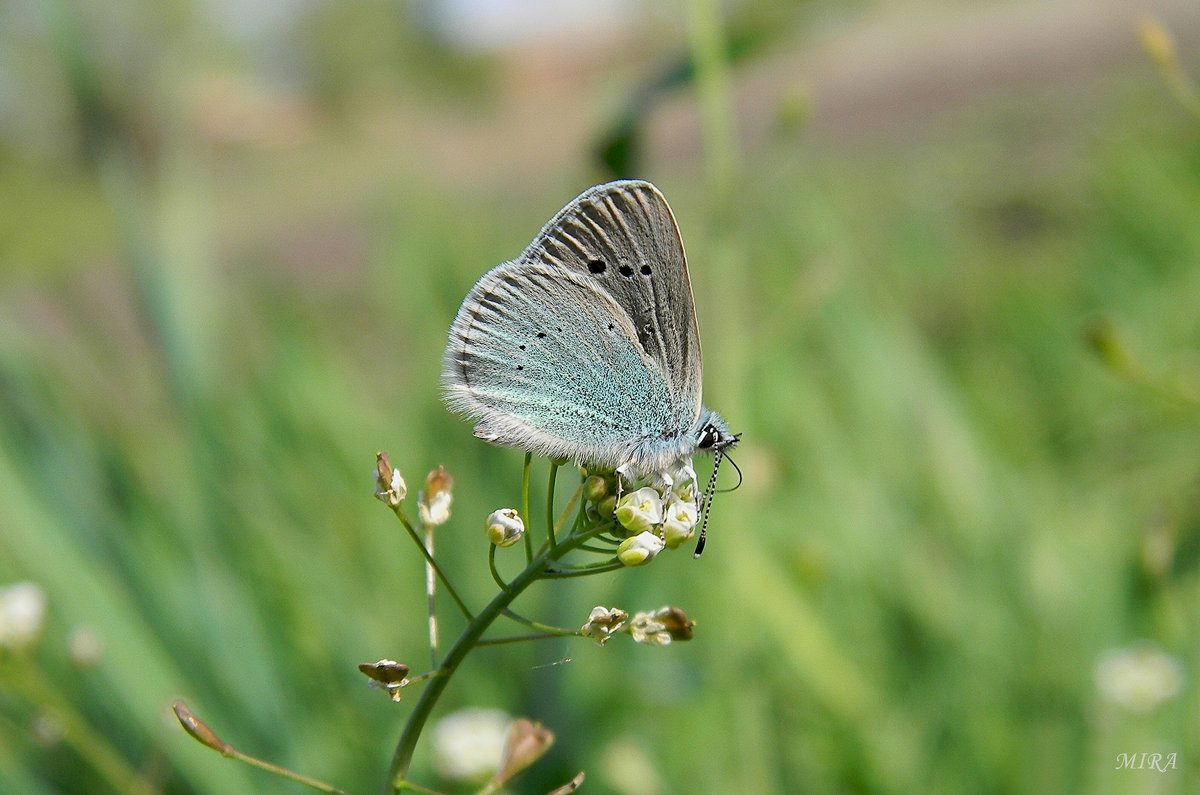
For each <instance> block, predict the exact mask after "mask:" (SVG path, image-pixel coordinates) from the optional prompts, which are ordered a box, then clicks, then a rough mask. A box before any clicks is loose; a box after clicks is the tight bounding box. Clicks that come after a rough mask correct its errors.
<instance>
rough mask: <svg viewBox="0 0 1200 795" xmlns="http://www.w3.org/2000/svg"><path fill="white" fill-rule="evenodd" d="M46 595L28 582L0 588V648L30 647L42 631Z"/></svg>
mask: <svg viewBox="0 0 1200 795" xmlns="http://www.w3.org/2000/svg"><path fill="white" fill-rule="evenodd" d="M45 616H46V592H45V591H43V590H42V588H41V586H40V585H37V584H36V583H32V582H18V583H14V584H12V585H9V586H6V587H4V588H0V648H8V649H13V650H20V649H24V648H26V647H29V646H32V645H33V644H34V642H36V641H37V638H38V635H40V634H41V632H42V619H44V618H45Z"/></svg>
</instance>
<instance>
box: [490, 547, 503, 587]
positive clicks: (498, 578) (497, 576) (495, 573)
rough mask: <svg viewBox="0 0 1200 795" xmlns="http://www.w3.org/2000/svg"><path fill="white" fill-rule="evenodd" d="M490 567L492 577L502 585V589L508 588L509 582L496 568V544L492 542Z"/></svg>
mask: <svg viewBox="0 0 1200 795" xmlns="http://www.w3.org/2000/svg"><path fill="white" fill-rule="evenodd" d="M488 568H489V569H491V571H492V579H493V580H495V581H496V584H497V585H499V586H500V590H501V591H503V590H506V589H507V588H508V583H506V582H505V581H504V578H503V577H501V576H500V572H499V571H497V570H496V545H495V544H491V545H490V546H489V548H488Z"/></svg>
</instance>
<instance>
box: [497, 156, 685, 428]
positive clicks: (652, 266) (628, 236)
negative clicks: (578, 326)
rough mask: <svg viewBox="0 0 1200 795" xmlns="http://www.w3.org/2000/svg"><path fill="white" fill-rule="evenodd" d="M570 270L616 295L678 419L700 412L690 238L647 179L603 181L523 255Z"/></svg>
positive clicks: (563, 213)
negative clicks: (687, 252)
mask: <svg viewBox="0 0 1200 795" xmlns="http://www.w3.org/2000/svg"><path fill="white" fill-rule="evenodd" d="M520 260H521V261H525V262H540V263H545V264H546V265H547V266H551V267H554V268H563V269H566V270H567V271H569V272H570V273H572V274H574V275H575V276H577V277H578V278H579V279H582V280H583V281H584V282H585V283H589V284H593V285H595V287H596V289H597V291H598V292H602V293H604V294H606V295H608V296H610V297H611V298H612V300H613V301H615V302H616V304H617V305H618V306H620V307H621V309H622V310H624V313H625V315H626V316H627V317H628V318H629V319H630V320H631V322H632V323H633V327H634V330H635V334H636V337H635V339H636V340H637V343H638V345H639V346H640V347H641V349H642V351H643V352H644V353H645V354H646V355H647V356H649V357H650V359H652V360H653V361H654V362H655V363H656V365H657V366H658V368H659V370H661V372H662V373H663V375H664V377H665V378H666V381H667V389H668V391H669V393H670V401H671V412H672V418H673V420H674V421H675V422H674V424H680V423H682V424H683V425H684V426H685V427H691V426H692V425H693V424H694V423H695V422H696V420H697V418H698V417H699V415H700V390H701V359H700V333H699V330H698V329H697V327H696V310H695V306H694V304H693V302H692V286H691V282H690V281H689V279H688V270H687V261H686V259H685V258H684V254H683V241H682V239H681V238H680V236H679V227H678V226H677V225H676V223H675V216H674V215H672V213H671V208H670V207H668V206H667V200H666V199H665V198H663V195H662V194H661V193H659V191H658V189H657V188H655V187H654V186H653V185H651V184H650V183H648V182H642V181H638V180H622V181H618V182H610V183H608V184H606V185H598V186H596V187H594V188H591V189H590V190H588V191H585V192H584V193H583V194H582V195H580V196H579V197H578V198H576V199H575V200H574V201H572V202H571V203H570V204H568V205H567V206H566V207H564V208H563V209H562V210H561V211H560V212H559V213H558V214H557V215H556V216H554V218H552V219H551V220H550V222H549V223H547V224H546V226H545V227H543V228H542V231H541V232H540V233H539V234H538V236H537V237H536V238H535V239H534V241H533V243H532V244H530V246H529V247H528V248H527V249H525V252H524V253H523V254H522V255H521V257H520Z"/></svg>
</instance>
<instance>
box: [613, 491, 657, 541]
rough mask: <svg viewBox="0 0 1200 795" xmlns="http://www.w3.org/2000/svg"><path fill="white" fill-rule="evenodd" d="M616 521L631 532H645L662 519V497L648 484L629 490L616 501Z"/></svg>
mask: <svg viewBox="0 0 1200 795" xmlns="http://www.w3.org/2000/svg"><path fill="white" fill-rule="evenodd" d="M616 513H617V521H618V522H620V523H621V525H622V526H623V527H624V528H625V529H626V530H628V531H630V532H631V533H645V532H646V531H647V530H649V529H650V528H651V527H653V526H654V525H656V524H658V523H659V522H661V521H662V497H661V496H659V493H658V492H657V491H655V490H654V489H652V488H650V487H649V486H643V487H642V488H640V489H638V490H637V491H633V492H630V493H629V494H626V495H625V496H624V497H622V498H621V499H620V501H619V502H618V503H617V511H616Z"/></svg>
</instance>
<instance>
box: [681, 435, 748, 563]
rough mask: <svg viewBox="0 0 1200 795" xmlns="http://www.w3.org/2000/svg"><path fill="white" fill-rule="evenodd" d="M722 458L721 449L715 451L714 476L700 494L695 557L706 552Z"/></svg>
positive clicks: (693, 555) (693, 554)
mask: <svg viewBox="0 0 1200 795" xmlns="http://www.w3.org/2000/svg"><path fill="white" fill-rule="evenodd" d="M722 458H724V456H722V455H721V451H720V450H715V451H714V452H713V471H712V477H710V478H709V479H708V488H706V489H705V490H704V494H702V495H701V496H700V511H701V514H700V539H699V540H698V541H697V542H696V551H695V552H693V553H692V557H693V558H698V557H700V553H702V552H704V538H705V536H706V535H707V534H708V511H709V509H710V508H712V495H713V493H714V491H715V489H716V486H717V470H718V469H720V467H721V460H722ZM734 469H737V465H736V464H735V465H734ZM738 474H739V476H740V474H741V472H740V471H739V473H738ZM739 482H740V480H739Z"/></svg>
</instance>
